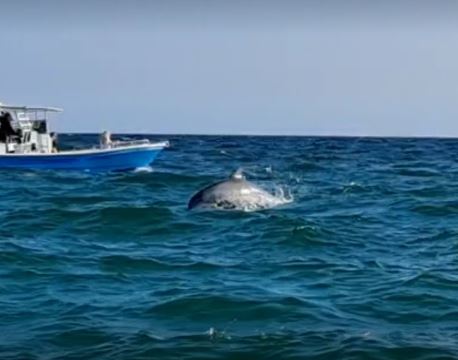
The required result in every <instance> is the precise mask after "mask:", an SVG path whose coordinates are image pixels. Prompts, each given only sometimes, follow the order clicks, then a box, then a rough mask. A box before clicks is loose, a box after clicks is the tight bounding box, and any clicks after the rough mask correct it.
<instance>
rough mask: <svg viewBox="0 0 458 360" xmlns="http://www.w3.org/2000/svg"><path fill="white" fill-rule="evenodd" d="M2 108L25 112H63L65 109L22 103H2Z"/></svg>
mask: <svg viewBox="0 0 458 360" xmlns="http://www.w3.org/2000/svg"><path fill="white" fill-rule="evenodd" d="M0 109H1V110H7V111H8V110H10V111H24V112H33V111H49V112H62V111H64V110H63V109H60V108H56V107H48V106H22V105H6V104H2V103H0Z"/></svg>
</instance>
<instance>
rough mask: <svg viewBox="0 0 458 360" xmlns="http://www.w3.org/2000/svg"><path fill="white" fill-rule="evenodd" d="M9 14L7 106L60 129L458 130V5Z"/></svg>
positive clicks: (224, 6) (97, 2)
mask: <svg viewBox="0 0 458 360" xmlns="http://www.w3.org/2000/svg"><path fill="white" fill-rule="evenodd" d="M0 8H1V12H0V44H1V45H0V48H1V55H0V102H4V103H13V104H25V105H47V106H57V107H62V108H64V110H65V111H64V113H63V114H61V115H60V116H59V118H58V119H56V120H54V121H53V122H52V124H53V126H54V129H56V130H57V131H62V132H100V131H103V130H111V131H112V132H122V133H161V134H164V133H174V134H263V135H355V136H454V137H458V1H454V0H441V1H422V0H411V1H408V0H397V1H390V0H385V1H372V0H367V1H357V0H309V1H307V0H303V1H288V0H283V1H280V0H278V1H269V0H264V1H261V0H259V1H255V0H253V1H251V0H245V1H238V0H233V1H226V0H205V1H204V0H182V1H177V0H168V1H154V0H130V1H127V0H125V1H116V0H92V1H89V0H80V1H70V0H60V1H54V0H41V1H32V0H30V1H24V0H15V1H7V0H0Z"/></svg>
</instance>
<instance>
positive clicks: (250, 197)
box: [188, 169, 293, 211]
mask: <svg viewBox="0 0 458 360" xmlns="http://www.w3.org/2000/svg"><path fill="white" fill-rule="evenodd" d="M292 200H293V199H292V197H285V196H284V195H283V192H280V194H277V195H274V194H271V193H269V192H267V191H266V190H264V189H262V188H260V187H259V186H257V185H255V184H253V183H251V182H250V181H248V180H246V177H245V176H244V175H243V172H242V170H241V169H238V170H237V171H236V172H234V173H233V174H232V175H231V176H230V177H229V178H228V179H227V180H224V181H220V182H217V183H215V184H212V185H210V186H207V187H205V188H204V189H202V190H200V191H199V192H197V193H196V194H195V195H194V196H193V197H192V198H191V199H190V200H189V203H188V209H189V210H191V209H194V208H212V209H220V210H243V211H256V210H263V209H269V208H272V207H275V206H278V205H283V204H286V203H289V202H291V201H292Z"/></svg>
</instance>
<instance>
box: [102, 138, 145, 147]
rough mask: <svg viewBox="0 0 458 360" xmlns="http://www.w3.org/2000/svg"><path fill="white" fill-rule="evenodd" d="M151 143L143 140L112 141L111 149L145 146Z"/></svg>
mask: <svg viewBox="0 0 458 360" xmlns="http://www.w3.org/2000/svg"><path fill="white" fill-rule="evenodd" d="M149 143H150V141H149V140H148V139H141V140H115V141H112V142H111V144H110V147H111V148H118V147H122V146H135V145H145V144H149Z"/></svg>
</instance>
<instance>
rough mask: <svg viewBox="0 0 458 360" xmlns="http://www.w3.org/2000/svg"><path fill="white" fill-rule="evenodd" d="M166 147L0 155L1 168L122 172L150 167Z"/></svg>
mask: <svg viewBox="0 0 458 360" xmlns="http://www.w3.org/2000/svg"><path fill="white" fill-rule="evenodd" d="M162 149H163V147H160V146H154V147H153V146H151V147H145V146H141V147H127V148H119V149H109V150H92V151H91V150H88V151H69V152H62V153H56V154H21V155H16V154H6V155H0V168H8V169H13V168H14V169H58V170H89V171H119V170H131V169H136V168H141V167H146V166H149V165H150V164H151V163H152V162H153V161H154V159H155V158H156V157H157V155H158V154H159V153H160V152H161V150H162Z"/></svg>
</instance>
